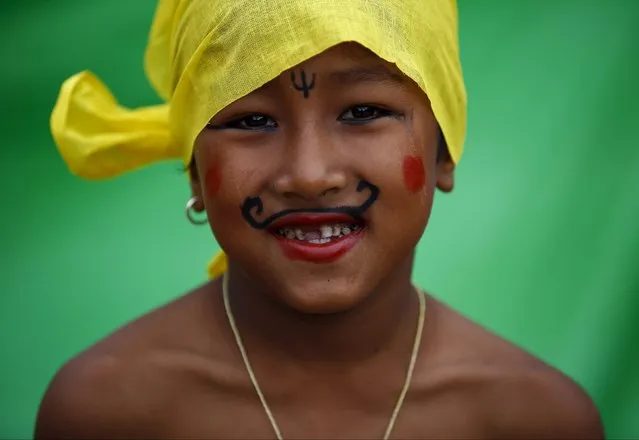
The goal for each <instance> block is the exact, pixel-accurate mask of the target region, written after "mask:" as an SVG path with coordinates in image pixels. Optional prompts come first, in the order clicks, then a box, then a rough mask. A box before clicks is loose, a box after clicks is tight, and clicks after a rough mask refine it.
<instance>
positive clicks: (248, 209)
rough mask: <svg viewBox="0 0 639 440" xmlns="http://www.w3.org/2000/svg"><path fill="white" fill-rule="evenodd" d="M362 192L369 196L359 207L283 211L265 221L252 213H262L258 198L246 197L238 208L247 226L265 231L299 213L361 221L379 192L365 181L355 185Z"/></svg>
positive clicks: (262, 206)
mask: <svg viewBox="0 0 639 440" xmlns="http://www.w3.org/2000/svg"><path fill="white" fill-rule="evenodd" d="M364 190H368V191H369V192H370V195H369V196H368V198H367V199H366V201H365V202H364V203H362V204H361V205H359V206H336V207H334V208H310V209H285V210H284V211H280V212H277V213H275V214H272V215H271V216H269V217H267V218H266V219H264V220H262V221H259V220H257V219H256V218H255V217H254V216H253V212H254V213H255V215H258V216H259V215H261V214H262V213H263V212H264V204H263V203H262V199H261V198H260V197H259V196H256V197H247V198H246V200H244V203H243V204H242V206H241V207H240V209H241V211H242V216H243V217H244V219H245V220H246V221H247V222H248V224H249V225H251V226H252V227H254V228H255V229H266V228H268V227H269V226H270V225H271V224H272V223H273V222H274V221H275V220H278V219H280V218H282V217H284V216H286V215H289V214H299V213H322V214H325V213H331V214H346V215H349V216H351V217H353V219H354V220H355V221H362V220H363V218H362V217H363V215H364V213H365V212H366V211H367V210H368V208H370V207H371V205H372V204H373V203H375V201H376V200H377V198H378V197H379V193H380V190H379V188H378V187H377V186H375V185H373V184H372V183H370V182H367V181H366V180H360V182H359V183H358V184H357V188H356V191H357V192H362V191H364Z"/></svg>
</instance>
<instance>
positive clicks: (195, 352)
mask: <svg viewBox="0 0 639 440" xmlns="http://www.w3.org/2000/svg"><path fill="white" fill-rule="evenodd" d="M208 297H210V295H209V296H207V295H204V294H203V293H202V292H200V291H194V292H192V293H189V294H187V295H184V296H183V297H180V298H178V299H177V300H176V301H173V302H171V303H169V304H167V305H165V306H162V307H160V308H158V309H156V310H154V311H152V312H150V313H148V314H146V315H144V316H142V317H140V318H139V319H136V320H135V321H133V322H131V323H129V324H127V325H125V326H123V327H122V328H120V329H118V330H116V331H115V332H114V333H112V334H111V335H109V336H107V337H106V338H104V339H103V340H101V341H99V342H98V343H96V344H95V345H94V346H92V347H90V348H88V349H87V350H85V351H84V352H82V353H80V354H79V355H78V356H76V357H74V358H73V359H71V360H70V361H68V362H67V363H66V364H65V365H64V366H63V367H62V368H61V369H60V370H59V371H58V372H57V373H56V375H55V376H54V378H53V380H52V381H51V383H50V384H49V386H48V388H47V390H46V392H45V394H44V397H43V398H42V401H41V404H40V408H39V411H38V416H37V420H36V427H35V438H36V439H45V438H47V439H48V438H159V437H161V433H165V432H167V429H166V428H167V424H168V423H171V420H169V419H167V414H170V413H171V411H172V410H171V408H169V406H170V405H172V404H174V403H175V402H176V401H178V400H179V399H180V397H182V398H185V396H186V394H187V393H188V389H189V387H190V383H191V382H194V381H198V380H201V377H202V376H203V375H204V376H207V375H208V376H215V363H214V362H211V361H210V359H212V358H214V356H211V353H210V350H211V349H213V350H214V348H211V347H214V344H211V343H210V340H209V339H211V340H214V339H215V338H214V336H212V335H210V333H208V332H207V329H208V327H207V326H206V325H204V321H206V322H208V323H209V324H210V323H212V322H214V321H215V319H214V318H213V315H214V314H215V312H214V311H212V312H211V313H210V314H207V313H205V312H204V310H211V309H214V307H212V308H209V307H208V306H209V304H207V301H209V298H208ZM214 330H215V329H214V325H213V331H214ZM218 345H219V344H218ZM181 392H182V395H181V396H180V393H181ZM182 403H185V400H182Z"/></svg>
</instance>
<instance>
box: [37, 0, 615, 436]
mask: <svg viewBox="0 0 639 440" xmlns="http://www.w3.org/2000/svg"><path fill="white" fill-rule="evenodd" d="M456 41H457V40H456V7H455V5H454V3H453V2H451V1H448V0H429V1H424V0H402V1H394V2H381V1H378V2H371V1H365V0H359V1H356V0H350V1H343V0H325V1H318V2H306V1H302V0H299V1H291V0H288V1H285V0H281V1H269V2H259V1H251V2H248V1H247V2H241V1H237V0H227V1H221V0H220V1H216V2H211V1H210V0H189V1H186V0H162V1H160V3H159V6H158V12H157V14H156V18H155V22H154V25H153V29H152V32H151V38H150V43H149V50H148V52H147V68H148V72H149V76H150V77H151V81H152V82H153V84H154V85H155V86H156V88H157V89H158V90H159V91H160V94H161V95H162V96H163V97H165V98H166V99H167V101H168V102H169V106H168V108H167V107H161V108H149V109H141V110H137V111H132V112H129V111H126V110H124V109H121V108H119V107H117V106H115V104H114V101H113V100H111V98H110V97H109V96H108V95H107V94H106V93H105V90H104V89H103V88H102V87H101V85H100V84H99V83H98V82H97V80H96V79H95V78H93V77H92V76H91V75H88V74H82V75H79V76H77V77H75V78H73V79H71V80H70V81H69V82H67V83H66V84H65V86H64V87H63V90H62V93H61V97H60V100H59V103H58V105H57V106H56V109H55V110H54V114H53V117H52V129H53V133H54V137H55V138H56V141H57V143H58V146H59V148H60V150H61V153H62V154H63V156H64V157H65V159H66V160H67V162H68V163H69V165H70V167H71V169H72V170H73V171H74V172H76V173H78V174H80V175H83V176H85V177H92V178H96V177H108V176H110V175H114V174H117V173H118V172H122V171H126V170H130V169H133V168H135V167H138V166H142V165H144V164H148V163H150V162H152V161H154V160H158V159H162V158H169V157H182V159H183V160H184V162H185V163H187V164H189V171H190V172H189V175H190V182H191V188H192V195H193V197H192V198H191V200H189V202H188V204H187V213H188V215H189V218H191V219H193V221H194V222H195V220H194V214H193V211H199V212H206V215H207V219H208V223H209V224H210V227H211V230H212V231H213V233H214V235H215V237H216V239H217V241H218V242H219V244H220V246H221V248H222V249H224V251H225V254H226V255H227V256H228V262H227V260H226V257H223V258H221V259H218V260H216V263H215V264H213V265H212V268H211V275H212V278H213V279H212V281H211V282H209V283H207V284H205V285H203V286H201V287H200V288H198V289H196V290H194V291H193V292H190V293H188V294H186V295H184V296H182V297H180V298H178V299H177V300H175V301H174V302H172V303H170V304H167V305H165V306H163V307H161V308H159V309H157V310H155V311H153V312H151V313H149V314H147V315H145V316H143V317H141V318H140V319H138V320H136V321H134V322H132V323H131V324H129V325H127V326H125V327H124V328H122V329H119V330H118V331H116V332H115V333H113V334H112V335H110V336H108V337H107V338H105V339H104V340H102V341H101V342H99V343H98V344H96V345H95V346H93V347H91V348H89V349H88V350H86V351H85V352H84V353H82V354H80V355H79V356H77V357H76V358H75V359H73V360H71V361H70V362H69V363H68V364H66V365H65V366H64V367H63V368H62V369H61V371H60V372H59V373H58V374H57V375H56V377H55V378H54V380H53V382H52V383H51V385H50V387H49V389H48V390H47V393H46V395H45V397H44V399H43V402H42V405H41V409H40V413H39V416H38V421H37V426H36V438H58V437H64V438H243V439H246V438H296V439H301V438H315V439H320V438H321V439H329V438H349V439H356V438H362V439H364V438H367V439H368V438H378V437H383V438H391V437H392V438H402V439H404V438H406V439H408V438H415V439H417V438H554V439H562V438H563V439H568V438H570V439H574V438H593V439H600V438H603V432H602V427H601V424H600V421H599V416H598V414H597V410H596V408H595V407H594V405H593V404H592V402H591V401H590V399H589V398H588V397H587V396H586V394H585V393H584V392H583V391H582V390H581V389H580V388H579V387H578V386H577V385H576V384H575V383H574V382H572V381H571V380H570V379H568V378H567V377H565V376H564V375H562V374H561V373H559V372H558V371H556V370H554V369H553V368H551V367H549V366H547V365H545V364H544V363H542V362H541V361H539V360H537V359H535V358H534V357H532V356H530V355H529V354H527V353H525V352H523V351H522V350H520V349H518V348H516V347H514V346H513V345H511V344H509V343H508V342H506V341H504V340H502V339H500V338H498V337H497V336H495V335H493V334H491V333H489V332H488V331H486V330H484V329H482V328H480V327H479V326H477V325H476V324H474V323H472V322H469V321H468V320H466V319H465V318H463V317H462V316H460V315H459V314H457V313H455V312H454V311H452V310H450V309H449V308H448V307H446V306H445V305H444V304H442V303H440V302H439V301H437V300H436V299H434V298H432V297H430V296H428V295H425V294H423V293H422V292H421V291H419V290H418V289H417V288H415V287H414V286H413V285H412V284H411V273H412V266H413V257H414V249H415V246H416V245H417V243H418V241H419V239H420V237H421V235H422V234H423V231H424V229H425V227H426V225H427V223H428V218H429V215H430V210H431V207H432V203H433V197H434V192H435V190H436V189H439V190H441V191H444V192H449V191H452V189H453V183H454V180H453V176H454V168H455V164H456V163H457V161H458V160H459V158H460V154H461V146H462V144H463V132H464V128H465V95H464V92H463V83H462V81H461V69H460V67H459V60H458V51H457V47H456V44H457V43H456ZM87 99H90V100H91V101H90V105H88V104H87V101H83V100H87ZM82 104H87V105H82ZM95 109H98V110H97V111H96V110H95ZM86 127H90V128H86ZM96 127H98V128H99V129H96ZM164 127H166V131H163V130H164ZM96 133H97V134H102V133H108V134H109V136H101V137H100V136H97V135H96ZM167 133H168V134H167ZM105 139H106V140H105ZM114 139H115V141H114Z"/></svg>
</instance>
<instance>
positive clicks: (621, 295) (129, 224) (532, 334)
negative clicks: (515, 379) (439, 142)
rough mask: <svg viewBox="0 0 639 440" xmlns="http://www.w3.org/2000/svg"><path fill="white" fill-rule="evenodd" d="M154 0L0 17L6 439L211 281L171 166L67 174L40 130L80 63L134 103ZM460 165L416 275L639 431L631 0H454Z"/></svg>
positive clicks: (638, 233)
mask: <svg viewBox="0 0 639 440" xmlns="http://www.w3.org/2000/svg"><path fill="white" fill-rule="evenodd" d="M154 6H155V3H154V1H151V0H135V1H125V0H111V1H108V2H104V1H87V0H65V1H55V2H52V1H44V0H28V1H27V0H22V1H21V2H3V6H0V8H1V9H0V11H1V14H0V24H1V26H0V36H1V37H0V41H2V48H3V50H2V52H3V56H2V60H3V63H2V70H0V88H1V94H0V96H1V97H2V101H3V106H2V107H3V109H4V111H3V114H2V118H0V128H1V130H0V133H1V134H2V148H1V150H0V151H1V156H0V157H1V159H2V164H3V166H4V168H3V170H2V173H1V174H0V179H2V180H1V182H2V216H1V217H0V231H1V232H0V233H1V234H2V237H0V238H1V239H2V251H1V254H0V255H1V258H2V277H1V278H0V292H1V297H0V338H1V339H0V342H1V346H0V437H4V438H28V437H30V436H31V432H32V426H33V422H34V417H35V412H36V409H37V405H38V402H39V399H40V397H41V395H42V392H43V390H44V388H45V387H46V385H47V382H48V381H49V380H50V378H51V376H52V375H53V374H54V372H55V371H56V369H57V368H59V367H60V365H61V364H62V363H63V362H64V361H65V360H66V359H68V358H69V357H71V356H72V355H74V354H75V353H77V352H78V351H79V350H81V349H83V348H84V347H87V346H88V345H89V344H91V343H93V342H94V341H96V340H97V339H99V338H101V337H102V336H104V335H106V334H107V333H109V332H110V331H112V330H113V329H115V328H116V327H117V326H119V325H121V324H123V323H124V322H126V321H127V320H130V319H132V318H134V317H136V316H138V315H140V314H142V313H144V312H145V311H148V310H149V309H151V308H153V307H155V306H157V305H159V304H161V303H163V302H166V301H167V300H169V299H171V298H174V297H175V296H177V295H179V294H181V293H183V292H185V291H186V290H187V289H189V288H192V287H194V286H195V285H197V284H198V283H200V282H202V281H203V280H204V269H205V264H206V263H207V261H208V259H209V257H210V256H211V255H212V254H213V252H214V251H215V250H216V245H215V243H214V241H213V239H212V237H211V234H210V232H209V231H208V230H207V228H205V227H201V228H196V227H193V226H191V225H190V224H188V223H187V221H186V219H185V217H184V211H183V207H184V204H185V202H186V200H187V198H188V196H189V193H188V188H187V184H186V179H185V176H184V175H183V174H182V173H181V172H180V164H178V163H167V164H162V165H158V166H154V167H150V168H148V169H145V170H142V171H140V172H137V173H133V174H130V175H127V176H124V177H122V178H119V179H116V180H111V181H105V182H86V181H82V180H80V179H78V178H75V177H73V176H71V175H70V174H69V173H68V172H67V170H66V168H65V165H64V164H63V162H62V161H61V159H60V158H59V157H58V155H57V151H56V149H55V146H54V144H53V142H52V140H51V138H50V134H49V131H48V117H49V112H50V109H51V108H52V106H53V104H54V101H55V98H56V94H57V92H58V88H59V85H60V83H61V82H62V81H63V80H64V79H65V78H66V77H68V76H69V75H71V74H73V73H75V72H77V71H80V70H83V69H86V68H88V69H91V70H93V71H94V72H96V73H97V74H98V75H100V76H101V78H102V79H103V80H104V81H105V82H106V83H107V84H108V85H109V87H110V88H111V89H112V90H113V91H114V92H115V94H116V96H118V97H119V98H120V100H121V102H122V103H123V104H126V105H130V106H137V105H146V104H152V103H156V102H157V98H156V97H155V95H154V94H153V92H152V90H151V88H150V86H149V85H148V83H147V81H146V79H145V77H144V74H143V69H142V56H143V50H144V46H145V43H146V35H147V32H148V28H149V26H150V22H151V18H152V13H153V9H154ZM460 19H461V41H462V52H463V53H462V58H463V63H464V70H465V75H466V80H467V86H468V93H469V117H470V122H469V133H468V141H467V150H466V155H465V157H464V159H463V161H462V163H461V164H460V167H459V171H458V174H457V188H456V190H455V192H454V193H453V194H452V195H447V196H439V197H438V199H437V201H436V205H435V210H434V214H433V217H432V221H431V224H430V227H429V229H428V232H427V233H426V235H425V237H424V239H423V240H422V242H421V244H420V246H419V251H418V262H417V266H416V281H417V282H418V283H419V284H420V285H422V286H424V287H426V288H428V289H430V290H431V291H432V292H434V293H435V294H436V295H437V296H439V297H440V298H442V299H443V300H445V301H447V302H448V303H450V304H451V305H453V306H455V307H456V308H457V309H459V310H460V311H462V312H463V313H466V314H467V315H469V316H471V317H472V318H474V319H476V320H477V321H479V322H480V323H482V324H484V325H486V326H487V327H489V328H491V329H493V330H494V331H496V332H498V333H499V334H501V335H503V336H505V337H507V338H509V339H511V340H512V341H514V342H516V343H518V344H520V345H521V346H523V347H525V348H527V349H528V350H530V351H532V352H533V353H535V354H537V355H538V356H540V357H541V358H543V359H545V360H546V361H548V362H549V363H551V364H553V365H555V366H557V367H559V368H560V369H562V370H563V371H565V372H566V373H568V374H569V375H571V376H572V377H574V378H575V379H576V380H578V381H579V382H580V383H581V384H583V385H584V386H585V387H586V388H587V389H588V391H589V392H590V393H591V395H592V396H593V397H594V398H595V400H596V401H597V403H598V405H599V406H600V408H601V409H602V411H603V415H604V419H605V424H606V427H607V431H608V434H609V436H610V437H611V438H621V437H625V438H633V437H634V438H639V344H637V336H639V334H638V333H639V194H638V190H639V148H637V136H638V134H639V133H638V132H639V104H637V98H639V75H638V74H639V49H637V45H638V44H639V25H638V23H639V2H637V1H634V0H625V1H623V0H615V1H612V0H607V1H604V0H601V1H595V0H592V1H591V0H546V1H539V0H537V1H529V0H520V1H512V0H503V1H502V0H482V1H478V0H460Z"/></svg>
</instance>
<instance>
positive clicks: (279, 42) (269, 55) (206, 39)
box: [51, 0, 466, 277]
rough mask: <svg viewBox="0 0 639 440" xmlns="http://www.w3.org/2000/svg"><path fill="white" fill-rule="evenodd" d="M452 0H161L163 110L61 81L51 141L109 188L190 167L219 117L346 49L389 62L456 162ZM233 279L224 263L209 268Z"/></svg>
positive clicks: (152, 54) (457, 83)
mask: <svg viewBox="0 0 639 440" xmlns="http://www.w3.org/2000/svg"><path fill="white" fill-rule="evenodd" d="M457 15H458V14H457V5H456V0H312V1H309V0H159V2H158V6H157V10H156V13H155V17H154V21H153V25H152V28H151V32H150V35H149V42H148V46H147V49H146V56H145V69H146V74H147V76H148V78H149V80H150V82H151V84H152V85H153V87H154V88H155V90H156V91H157V93H158V94H159V95H160V96H161V97H162V98H163V99H164V100H165V101H166V104H164V105H160V106H151V107H145V108H140V109H127V108H124V107H122V106H120V105H119V104H118V102H117V101H116V100H115V98H114V97H113V96H112V95H111V93H110V92H109V90H108V89H107V88H106V87H105V86H104V85H103V84H102V83H101V82H100V80H99V79H97V78H96V77H95V76H94V75H93V74H92V73H90V72H88V71H84V72H81V73H78V74H76V75H74V76H73V77H71V78H69V79H68V80H66V81H65V82H64V84H63V85H62V88H61V90H60V95H59V97H58V101H57V103H56V105H55V108H54V109H53V113H52V115H51V131H52V133H53V137H54V139H55V142H56V144H57V146H58V149H59V151H60V154H61V155H62V157H63V158H64V160H65V161H66V163H67V164H68V166H69V169H70V170H71V172H73V173H74V174H76V175H79V176H82V177H84V178H87V179H103V178H109V177H113V176H116V175H118V174H121V173H124V172H127V171H131V170H134V169H137V168H140V167H143V166H146V165H149V164H151V163H154V162H158V161H161V160H167V159H181V160H182V161H183V162H184V164H185V165H188V163H189V162H190V161H191V155H192V150H193V144H194V141H195V138H196V137H197V135H198V134H199V132H200V131H201V130H202V129H203V127H204V126H205V125H206V123H207V122H208V121H209V120H210V119H211V118H212V117H213V116H214V115H215V114H216V113H217V112H219V111H220V110H221V109H223V108H224V107H226V106H227V105H229V104H230V103H232V102H234V101H236V100H237V99H239V98H241V97H243V96H245V95H247V94H249V93H250V92H252V91H253V90H256V89H258V88H259V87H261V86H262V85H264V84H265V83H267V82H269V81H271V80H272V79H274V78H276V77H277V76H278V75H280V74H281V73H282V72H283V71H286V70H287V69H290V68H292V67H294V66H296V65H297V64H299V63H301V62H303V61H305V60H307V59H309V58H311V57H313V56H315V55H318V54H320V53H321V52H323V51H325V50H326V49H328V48H330V47H332V46H335V45H337V44H339V43H343V42H358V43H360V44H361V45H363V46H365V47H367V48H368V49H369V50H371V51H373V52H374V53H375V54H377V55H378V56H379V57H381V58H383V59H385V60H386V61H388V62H391V63H394V64H396V65H397V67H398V68H399V69H400V70H401V71H402V72H404V74H406V75H407V76H408V77H410V78H411V79H413V81H415V82H416V83H417V84H418V85H419V86H420V87H421V89H422V90H424V92H425V93H426V94H427V95H428V97H429V99H430V101H431V105H432V109H433V113H434V114H435V117H436V119H437V121H438V123H439V125H440V127H441V129H442V132H443V134H444V137H445V139H446V143H447V145H448V149H449V151H450V154H451V157H452V159H453V160H454V161H455V162H457V161H459V159H460V157H461V153H462V149H463V144H464V138H465V133H466V91H465V87H464V82H463V77H462V69H461V65H460V59H459V42H458V24H457V20H458V19H457ZM226 268H227V261H226V257H225V255H224V254H223V253H220V254H218V255H217V256H216V257H215V258H214V260H213V261H212V262H211V264H210V265H209V275H210V276H211V277H217V276H219V275H220V274H222V273H224V272H225V271H226Z"/></svg>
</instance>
